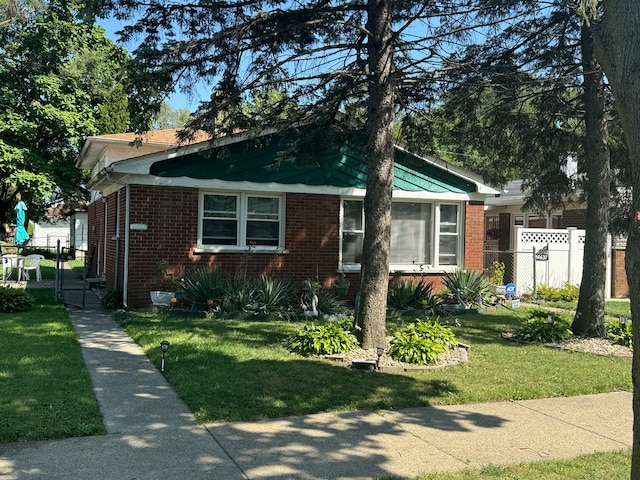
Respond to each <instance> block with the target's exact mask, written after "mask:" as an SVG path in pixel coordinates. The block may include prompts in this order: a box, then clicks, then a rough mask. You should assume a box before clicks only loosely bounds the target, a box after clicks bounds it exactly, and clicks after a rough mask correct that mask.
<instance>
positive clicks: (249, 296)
mask: <svg viewBox="0 0 640 480" xmlns="http://www.w3.org/2000/svg"><path fill="white" fill-rule="evenodd" d="M257 296H258V291H257V289H256V281H255V279H251V278H246V277H244V276H236V277H233V278H230V279H229V283H228V286H227V289H226V291H225V292H224V295H223V298H222V304H221V310H222V311H223V312H227V313H234V312H238V313H244V314H246V313H257V312H258V308H257V305H258V301H257Z"/></svg>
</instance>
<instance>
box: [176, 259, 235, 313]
mask: <svg viewBox="0 0 640 480" xmlns="http://www.w3.org/2000/svg"><path fill="white" fill-rule="evenodd" d="M183 284H184V291H185V297H186V299H187V301H189V302H191V303H192V304H193V306H194V308H197V309H200V310H206V309H208V308H210V303H211V302H210V300H211V301H213V302H214V303H215V304H219V303H220V302H221V301H222V298H223V296H224V294H225V292H226V291H227V288H228V285H229V275H227V274H226V273H224V272H221V271H220V270H218V269H214V270H213V271H209V270H208V269H207V268H206V267H200V268H198V269H196V270H194V271H193V272H192V273H191V274H190V275H188V276H187V277H186V278H185V280H184V283H183Z"/></svg>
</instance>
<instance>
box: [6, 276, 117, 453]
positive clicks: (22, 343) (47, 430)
mask: <svg viewBox="0 0 640 480" xmlns="http://www.w3.org/2000/svg"><path fill="white" fill-rule="evenodd" d="M29 294H30V295H32V296H33V297H34V298H35V299H36V307H35V308H34V309H33V310H32V311H29V312H21V313H0V352H2V354H1V355H0V379H1V382H0V385H1V388H0V442H13V441H26V440H43V439H50V438H62V437H76V436H84V435H96V434H103V433H105V430H104V427H103V425H102V417H101V415H100V410H99V408H98V403H97V401H96V399H95V396H94V394H93V390H92V388H91V382H90V380H89V375H88V372H87V369H86V367H85V365H84V361H83V359H82V355H81V353H80V345H79V344H78V341H77V337H76V334H75V331H74V330H73V326H72V325H71V322H70V320H69V314H68V312H67V310H66V308H65V307H64V305H61V304H54V303H53V291H52V290H51V289H36V290H29Z"/></svg>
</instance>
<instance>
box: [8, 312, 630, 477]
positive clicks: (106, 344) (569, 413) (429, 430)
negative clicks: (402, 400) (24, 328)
mask: <svg viewBox="0 0 640 480" xmlns="http://www.w3.org/2000/svg"><path fill="white" fill-rule="evenodd" d="M87 306H88V307H89V308H87V309H85V310H79V309H70V315H71V319H72V321H73V323H74V325H75V328H76V330H77V332H78V335H79V339H80V343H81V346H82V353H83V355H84V359H85V362H86V364H87V366H88V368H89V371H90V374H91V380H92V382H93V385H94V390H95V393H96V397H97V398H98V402H99V404H100V409H101V411H102V414H103V418H104V423H105V426H106V429H107V432H108V434H107V435H105V436H101V437H87V438H72V439H64V440H55V441H43V442H29V443H9V444H0V479H2V480H16V479H65V480H69V479H79V480H80V479H87V480H89V479H91V480H94V479H105V480H111V479H113V480H116V479H117V480H122V479H136V480H142V479H154V480H157V479H159V478H160V479H164V478H166V479H183V480H191V479H220V480H227V479H228V480H233V479H372V478H379V477H383V476H397V477H402V478H411V477H415V476H417V475H419V474H421V473H426V472H437V471H444V470H456V469H462V468H465V467H467V466H469V467H477V466H481V465H485V464H489V463H493V464H507V463H520V462H529V461H536V460H543V459H551V458H569V457H574V456H577V455H581V454H585V453H592V452H596V451H608V450H619V449H623V448H626V447H630V446H631V443H632V438H631V435H632V409H631V393H630V392H617V393H609V394H601V395H588V396H580V397H568V398H552V399H544V400H526V401H515V402H499V403H484V404H473V405H459V406H450V407H425V408H414V409H405V410H399V411H391V410H382V411H377V412H370V411H357V412H342V413H327V414H317V415H308V416H300V417H290V418H280V419H275V420H267V421H261V422H236V423H227V424H215V425H206V426H201V425H197V424H196V423H195V420H194V418H193V415H192V414H191V412H190V411H189V409H188V408H187V407H186V405H185V404H184V403H183V402H182V401H181V400H180V399H179V398H178V396H177V395H176V393H175V392H174V391H173V389H172V388H171V387H170V386H169V384H168V383H167V382H166V381H165V379H164V377H163V376H162V374H161V373H160V372H158V370H157V369H156V368H155V367H154V366H153V365H152V364H151V363H150V362H149V360H148V359H147V357H146V356H145V355H144V354H143V353H142V351H141V350H140V349H139V347H138V346H137V345H136V344H134V343H133V341H132V340H131V339H130V338H129V337H128V336H127V335H126V334H125V333H124V331H123V330H122V329H121V328H120V327H119V326H118V325H117V324H116V323H115V322H114V321H113V320H112V319H111V317H110V315H109V314H108V313H107V312H105V311H103V310H101V309H100V307H99V304H96V302H95V301H93V303H91V302H90V304H88V305H87Z"/></svg>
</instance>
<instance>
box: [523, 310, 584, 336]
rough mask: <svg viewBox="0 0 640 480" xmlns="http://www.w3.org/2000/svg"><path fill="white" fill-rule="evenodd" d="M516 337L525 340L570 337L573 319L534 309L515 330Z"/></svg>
mask: <svg viewBox="0 0 640 480" xmlns="http://www.w3.org/2000/svg"><path fill="white" fill-rule="evenodd" d="M514 335H515V338H517V339H518V340H522V341H523V342H540V343H548V342H558V341H560V340H565V339H567V338H569V337H570V336H571V335H573V333H572V332H571V320H570V319H569V317H567V316H566V315H561V314H559V313H554V312H546V311H542V310H534V311H533V312H531V314H530V316H529V318H527V319H526V320H524V321H523V322H522V323H521V324H520V326H519V327H518V328H517V329H516V331H515V332H514Z"/></svg>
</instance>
